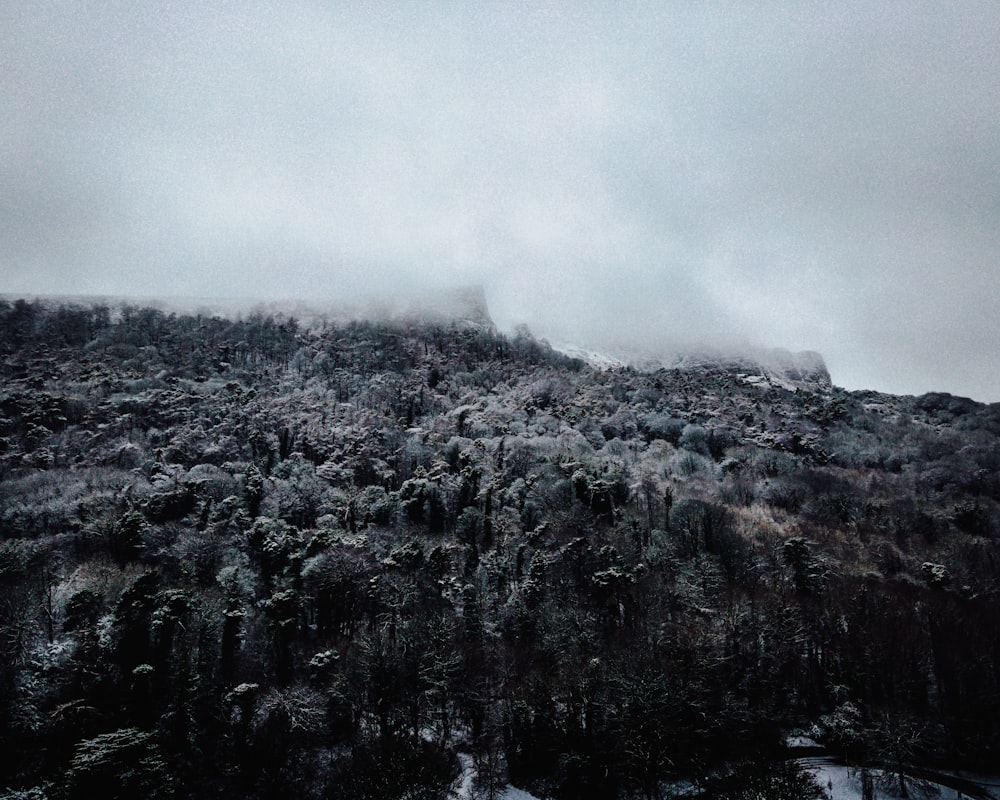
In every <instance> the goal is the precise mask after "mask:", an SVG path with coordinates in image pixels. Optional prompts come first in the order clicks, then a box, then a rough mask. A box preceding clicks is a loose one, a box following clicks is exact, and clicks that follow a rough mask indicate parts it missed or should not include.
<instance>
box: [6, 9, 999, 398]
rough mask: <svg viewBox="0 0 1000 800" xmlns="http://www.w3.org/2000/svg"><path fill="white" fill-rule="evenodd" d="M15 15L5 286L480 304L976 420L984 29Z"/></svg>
mask: <svg viewBox="0 0 1000 800" xmlns="http://www.w3.org/2000/svg"><path fill="white" fill-rule="evenodd" d="M836 6H837V7H836V8H830V7H829V4H818V3H817V4H812V3H802V4H746V3H736V4H731V5H713V6H712V7H711V9H709V8H707V7H706V6H702V5H694V4H690V5H689V4H673V5H671V4H650V5H644V4H631V5H628V6H626V7H619V6H615V7H614V8H612V7H611V6H610V5H604V4H592V5H580V4H557V3H552V4H544V3H543V4H523V5H515V4H499V3H498V4H482V5H479V6H477V7H475V8H473V7H472V6H467V5H463V4H451V3H439V4H435V5H433V6H432V7H430V8H425V7H422V6H418V5H416V4H414V5H409V4H401V3H386V4H378V3H374V4H371V3H365V4H362V3H356V4H345V5H342V6H340V7H339V8H338V9H337V10H331V9H330V8H328V7H327V4H320V3H317V4H281V5H280V7H279V6H277V5H276V6H274V7H272V8H271V9H264V10H261V9H259V8H258V9H255V10H249V9H247V8H244V7H243V6H241V5H229V4H222V3H217V4H208V5H207V6H206V5H203V4H183V3H173V4H171V3H157V4H153V3H142V2H140V3H127V4H126V3H122V4H86V3H61V4H55V3H52V4H49V3H38V4H22V5H18V6H16V7H15V8H10V9H6V10H4V11H3V12H2V14H3V16H4V17H5V18H4V19H3V20H2V23H3V24H0V61H2V63H0V67H2V68H0V100H2V102H3V106H4V108H5V110H6V113H5V114H4V115H3V116H2V117H0V291H8V292H65V293H79V292H98V293H113V294H125V293H134V294H141V295H149V294H216V295H244V294H255V295H261V294H263V295H269V296H289V295H292V296H306V297H317V296H330V297H336V296H337V295H338V294H341V293H354V292H361V291H377V290H379V289H380V288H384V287H391V288H392V289H394V290H395V289H399V288H405V287H407V286H413V287H422V286H427V285H431V286H434V285H446V284H455V283H469V282H478V283H483V284H484V285H485V286H486V288H487V290H488V293H489V296H490V300H491V304H492V306H493V310H494V313H495V315H496V316H497V317H498V320H499V321H500V322H501V324H505V325H512V324H514V323H517V322H520V321H527V322H528V323H529V324H530V325H531V326H532V329H533V330H535V331H536V332H537V333H539V334H541V335H546V336H549V337H550V338H553V339H567V338H572V339H577V340H579V341H581V342H583V343H587V344H591V345H594V346H602V345H606V346H618V347H630V348H632V349H636V348H647V349H648V350H650V351H656V350H657V349H661V348H662V349H666V348H667V347H669V346H670V345H672V344H676V343H682V344H683V343H690V342H693V341H701V340H710V341H712V342H714V343H718V342H724V341H733V340H735V341H749V342H755V343H763V344H768V345H776V346H786V347H791V348H812V349H818V350H820V351H822V352H823V353H824V354H825V355H826V357H827V359H828V361H829V362H830V366H831V369H832V371H833V374H834V378H835V380H837V381H838V382H840V383H842V384H844V385H848V386H852V387H869V388H879V389H884V390H890V391H906V392H921V391H928V390H932V389H941V390H949V391H953V392H956V393H965V394H970V395H972V396H974V397H977V398H979V399H986V400H1000V369H998V367H1000V363H998V362H1000V356H998V355H997V353H998V348H997V347H996V345H997V332H996V327H997V326H996V322H995V320H996V318H997V311H998V310H1000V299H998V298H1000V269H998V255H1000V224H998V223H1000V97H998V94H1000V89H998V86H1000V82H998V81H997V80H996V76H997V75H1000V56H998V54H997V52H998V48H996V45H995V43H996V42H997V41H1000V7H997V6H996V5H994V4H988V3H982V4H975V3H968V4H961V5H958V6H948V5H945V4H931V3H926V4H924V3H900V4H893V3H889V4H882V5H880V6H879V7H878V8H876V9H872V8H869V4H861V3H859V4H836Z"/></svg>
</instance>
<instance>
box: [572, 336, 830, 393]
mask: <svg viewBox="0 0 1000 800" xmlns="http://www.w3.org/2000/svg"><path fill="white" fill-rule="evenodd" d="M557 349H558V350H559V351H560V352H562V353H565V354H566V355H568V356H570V357H572V358H579V359H581V360H582V361H585V362H586V363H587V364H589V365H590V366H591V367H593V368H594V369H600V370H605V369H616V368H621V367H632V368H633V369H637V370H639V371H640V372H656V371H657V370H661V369H672V370H680V371H682V372H701V373H708V374H712V373H715V374H726V375H732V376H734V377H736V378H738V379H739V380H741V381H743V382H744V383H747V384H750V385H755V386H761V387H763V388H767V387H777V388H782V389H789V390H792V391H795V390H798V389H806V390H809V391H824V390H829V389H832V388H833V381H832V380H831V378H830V372H829V370H828V369H827V367H826V362H825V361H824V360H823V356H822V355H820V354H819V353H817V352H815V351H812V350H803V351H800V352H797V353H793V352H791V351H789V350H785V349H781V348H777V349H770V350H769V349H764V348H756V349H751V350H747V351H745V352H738V353H731V352H727V351H723V350H700V351H695V350H689V351H684V352H681V353H676V354H673V355H670V356H666V357H662V358H648V357H646V358H635V357H633V358H627V357H618V356H614V355H608V354H604V353H597V352H594V351H591V350H587V349H585V348H581V347H577V346H574V345H560V346H558V347H557Z"/></svg>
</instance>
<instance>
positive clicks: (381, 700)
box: [0, 302, 1000, 798]
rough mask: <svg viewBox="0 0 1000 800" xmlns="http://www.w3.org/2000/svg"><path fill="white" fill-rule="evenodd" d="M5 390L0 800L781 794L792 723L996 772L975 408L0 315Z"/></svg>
mask: <svg viewBox="0 0 1000 800" xmlns="http://www.w3.org/2000/svg"><path fill="white" fill-rule="evenodd" d="M0 359H2V361H0V375H2V388H0V633H2V636H3V641H4V648H3V653H2V663H0V684H2V685H0V745H2V747H3V749H4V751H5V752H7V753H10V754H13V755H14V757H12V758H7V759H4V760H3V765H4V766H3V767H2V770H3V772H2V774H0V786H8V787H10V788H11V789H23V790H27V789H29V788H31V787H35V790H36V792H37V793H36V795H35V796H49V795H51V796H59V797H83V796H88V797H89V796H91V793H92V792H93V791H94V790H95V788H96V787H106V786H108V785H112V784H115V785H121V786H122V787H123V788H122V789H121V792H122V793H123V794H121V796H135V795H136V794H138V793H140V792H141V793H143V794H145V795H148V796H151V797H159V796H163V797H167V796H170V797H203V796H209V795H211V796H216V795H218V794H219V793H223V792H225V793H229V794H232V793H239V794H241V795H242V796H248V797H272V796H278V795H279V794H280V795H283V796H287V795H288V794H289V793H292V794H293V795H294V796H296V797H327V796H337V797H403V796H421V797H435V796H440V797H444V796H445V795H446V793H447V791H448V790H449V787H450V786H451V782H452V781H453V780H454V779H455V778H456V776H457V775H458V774H459V760H458V759H457V757H456V754H457V753H460V752H461V753H464V754H470V755H472V756H474V758H475V763H476V767H477V774H478V776H479V778H478V780H479V782H480V783H481V784H483V785H482V786H480V787H479V788H480V789H483V790H484V791H486V790H487V789H489V787H490V786H494V787H499V786H503V785H505V784H506V783H507V782H508V781H510V782H512V783H513V784H514V785H516V786H521V787H525V788H526V789H529V790H530V791H531V792H532V793H533V794H535V795H536V796H538V797H549V796H551V797H567V798H568V797H618V796H626V795H627V794H628V793H639V794H642V795H644V796H647V797H655V796H658V793H659V792H661V791H662V787H664V786H666V785H668V784H669V785H674V786H680V785H685V784H684V782H690V781H694V782H695V784H697V785H701V786H702V787H704V788H705V789H706V791H708V792H709V795H708V796H718V797H744V796H750V795H747V794H740V792H741V791H744V790H745V791H746V792H749V791H751V789H753V790H754V791H758V790H759V791H761V792H764V794H765V795H766V796H769V797H775V798H781V797H802V796H809V793H810V792H811V791H812V790H811V789H808V788H807V783H808V782H807V781H806V783H802V781H803V780H806V779H805V778H804V777H803V776H802V775H801V774H800V773H799V772H797V771H796V770H795V769H794V768H792V767H789V766H788V765H787V764H786V763H785V762H784V761H783V760H782V759H783V757H784V755H785V754H786V751H785V750H784V749H783V748H784V744H783V743H784V742H785V739H786V734H787V733H788V731H790V730H792V729H802V730H809V731H810V733H811V735H813V736H814V737H818V738H819V739H820V740H821V741H823V743H824V744H825V745H826V746H827V747H828V748H830V749H832V750H833V751H835V752H837V753H840V754H841V755H843V757H845V758H847V759H849V760H850V761H851V762H852V763H859V764H868V765H871V766H873V767H875V766H882V767H885V768H886V769H889V770H893V769H896V770H898V771H899V772H900V773H901V774H902V775H903V778H904V781H905V780H906V779H907V778H906V775H907V774H908V773H907V769H908V768H909V766H908V765H923V766H927V765H935V766H943V767H966V768H980V769H984V768H988V767H989V765H991V764H995V763H997V760H998V759H1000V670H998V664H1000V596H998V592H997V587H998V586H1000V546H998V539H997V532H998V513H1000V508H998V500H1000V469H998V467H1000V464H998V461H1000V442H998V435H1000V407H998V406H995V405H994V406H984V405H981V404H977V403H974V402H972V401H968V400H964V399H961V398H955V397H951V396H949V395H926V396H923V397H919V398H912V397H895V396H889V395H883V394H877V393H864V392H846V391H844V390H841V389H838V388H836V387H834V386H832V385H831V384H830V383H829V381H828V380H825V381H824V380H818V379H814V378H815V376H814V378H813V379H810V380H807V381H801V382H800V384H799V385H797V386H790V387H786V386H782V385H781V384H780V383H779V382H776V381H773V380H771V379H768V380H765V381H754V380H747V378H748V377H751V375H752V372H747V371H745V370H744V369H743V367H739V368H733V367H732V365H729V366H726V365H719V364H714V365H713V364H710V363H705V364H698V365H695V364H685V365H679V366H677V367H675V368H671V369H658V370H654V371H650V372H640V371H636V370H633V369H630V368H626V367H621V368H615V369H606V370H596V369H593V368H591V367H589V366H587V365H586V364H584V363H583V362H582V361H580V360H577V359H571V358H568V357H567V356H565V355H562V354H560V353H558V352H556V351H554V350H552V349H551V348H550V347H548V346H547V345H546V344H544V343H541V342H538V341H536V340H534V339H533V338H531V337H530V335H528V334H527V333H522V334H521V335H518V336H515V337H505V336H501V335H499V334H498V333H496V331H495V330H494V329H493V328H492V326H490V325H480V324H476V325H462V324H453V323H452V322H449V321H447V320H444V319H438V320H430V321H428V320H426V319H420V320H418V319H416V318H411V319H396V320H395V321H393V322H388V323H365V322H352V323H344V324H331V323H329V322H328V323H327V324H326V325H322V324H319V325H313V326H311V327H309V328H305V327H300V326H299V325H298V324H297V323H296V322H295V321H294V320H291V319H288V318H282V319H275V318H273V317H269V316H265V315H263V314H257V315H251V316H248V317H247V318H246V319H243V320H239V321H233V320H224V319H219V318H207V317H197V316H177V315H173V314H165V313H163V312H161V311H156V310H152V309H142V308H128V307H126V308H123V309H118V310H114V311H113V310H110V309H107V308H100V307H96V308H84V307H53V308H46V307H44V306H42V305H39V304H31V303H24V302H17V303H6V302H4V303H0ZM741 787H743V788H741ZM753 787H757V788H756V789H754V788H753ZM761 787H763V788H761ZM804 787H805V788H804ZM713 792H714V795H713V794H712V793H713ZM485 796H488V794H487V795H485Z"/></svg>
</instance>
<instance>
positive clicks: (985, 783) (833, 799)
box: [803, 759, 1000, 800]
mask: <svg viewBox="0 0 1000 800" xmlns="http://www.w3.org/2000/svg"><path fill="white" fill-rule="evenodd" d="M803 763H804V764H805V765H806V766H807V767H808V769H809V771H810V772H812V773H813V774H814V775H815V776H816V782H817V783H818V784H819V785H820V786H821V787H822V788H823V789H825V790H826V791H827V792H828V793H829V795H830V800H862V793H861V771H860V770H859V769H856V768H854V767H847V766H844V765H842V764H834V763H832V762H830V761H827V760H825V759H816V760H815V763H814V762H813V760H811V759H805V760H804V761H803ZM872 775H873V777H874V788H875V798H876V800H898V799H899V798H901V797H902V795H901V794H899V786H898V785H897V784H896V781H895V779H894V778H893V777H892V776H887V777H886V776H883V775H881V774H880V773H878V772H876V771H873V772H872ZM962 777H964V778H965V780H968V781H973V782H975V783H977V784H979V785H980V786H982V787H983V788H984V792H983V793H981V794H971V793H967V792H962V791H960V790H959V789H955V788H953V787H950V786H943V785H942V784H940V783H930V782H917V781H913V780H909V781H908V782H907V787H908V792H909V797H910V798H911V800H983V799H984V798H992V799H993V800H1000V781H998V780H997V779H996V778H986V777H983V776H962Z"/></svg>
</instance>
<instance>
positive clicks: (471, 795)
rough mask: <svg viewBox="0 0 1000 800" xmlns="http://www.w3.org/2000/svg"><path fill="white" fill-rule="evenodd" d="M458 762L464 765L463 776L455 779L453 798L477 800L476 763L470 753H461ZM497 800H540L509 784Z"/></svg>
mask: <svg viewBox="0 0 1000 800" xmlns="http://www.w3.org/2000/svg"><path fill="white" fill-rule="evenodd" d="M458 760H459V762H460V763H461V764H462V774H461V775H459V776H458V778H456V779H455V785H454V788H453V789H452V790H451V791H452V796H453V797H454V798H455V800H476V798H477V795H476V794H475V790H474V788H473V785H474V782H475V779H476V766H475V762H474V761H473V759H472V756H471V755H470V754H468V753H459V754H458ZM496 800H538V798H537V797H535V796H534V795H533V794H529V793H528V792H526V791H524V789H518V788H515V787H514V786H511V785H510V784H507V785H506V786H505V787H504V788H503V790H502V791H501V792H500V793H499V794H497V795H496Z"/></svg>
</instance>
